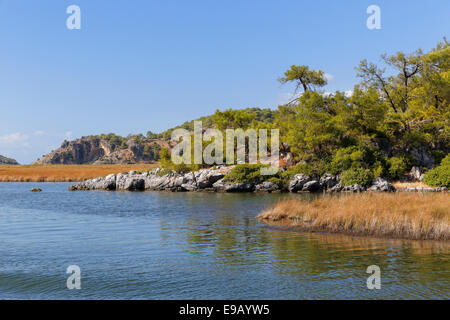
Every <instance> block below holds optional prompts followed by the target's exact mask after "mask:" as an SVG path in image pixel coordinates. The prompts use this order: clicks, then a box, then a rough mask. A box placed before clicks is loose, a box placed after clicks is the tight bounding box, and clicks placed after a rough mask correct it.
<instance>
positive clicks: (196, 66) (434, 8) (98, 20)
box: [0, 0, 450, 163]
mask: <svg viewBox="0 0 450 320" xmlns="http://www.w3.org/2000/svg"><path fill="white" fill-rule="evenodd" d="M72 4H75V5H78V6H79V7H80V8H81V30H68V29H67V27H66V19H67V17H68V16H69V15H68V14H67V13H66V8H67V7H68V6H69V5H72ZM371 4H375V5H378V6H379V7H380V8H381V30H369V29H367V27H366V19H367V18H368V16H369V15H368V14H367V13H366V8H367V7H368V6H369V5H371ZM449 31H450V2H449V1H448V0H434V1H412V0H409V1H406V0H396V1H379V0H370V1H365V0H346V1H332V0H329V1H324V0H316V1H301V0H295V1H283V0H278V1H263V0H246V1H242V0H241V1H230V0H228V1H211V0H210V1H196V0H191V1H137V0H135V1H121V0H119V1H106V0H103V1H101V0H94V1H93V0H89V1H87V0H70V1H64V0H58V1H55V0H39V1H31V0H28V1H23V0H0V43H1V44H0V48H1V49H0V154H2V155H6V156H10V157H13V158H15V159H17V160H18V161H19V162H21V163H31V162H32V161H34V160H36V159H37V158H38V157H40V156H41V155H43V154H45V153H47V152H49V151H51V150H52V149H55V148H57V147H58V146H59V145H60V144H61V142H62V141H63V140H64V139H66V138H67V139H73V138H78V137H81V136H84V135H89V134H99V133H108V132H114V133H117V134H121V135H127V134H129V133H145V132H147V131H148V130H152V131H154V132H160V131H163V130H165V129H167V128H169V127H172V126H175V125H177V124H180V123H182V122H184V121H186V120H192V119H194V118H197V117H199V116H202V115H208V114H211V113H213V112H214V111H215V110H216V109H225V108H245V107H262V108H266V107H270V108H276V107H277V105H278V104H280V103H282V102H283V101H285V100H286V99H287V97H289V95H290V94H291V93H292V88H291V87H288V86H286V87H281V86H280V84H279V83H278V82H277V78H278V77H280V76H281V75H282V74H283V72H284V71H285V70H286V69H287V68H289V66H290V65H292V64H297V65H303V64H305V65H309V66H311V67H312V68H320V69H322V70H324V71H325V72H327V74H328V75H329V79H330V81H329V85H328V86H327V87H326V90H327V91H334V90H349V89H352V87H353V85H354V84H355V83H356V82H357V79H356V77H355V71H354V67H355V66H356V65H357V64H358V63H359V61H360V60H361V59H363V58H367V59H369V60H371V61H374V62H377V61H379V60H380V59H379V56H380V54H382V53H384V52H387V53H394V52H396V51H399V50H401V51H407V52H409V51H414V50H415V49H417V48H419V47H421V48H423V49H424V50H429V49H430V48H432V47H434V46H435V45H436V43H437V42H438V41H440V40H441V39H442V37H443V36H445V35H447V36H449Z"/></svg>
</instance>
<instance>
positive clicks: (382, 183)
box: [369, 178, 396, 192]
mask: <svg viewBox="0 0 450 320" xmlns="http://www.w3.org/2000/svg"><path fill="white" fill-rule="evenodd" d="M369 191H382V192H395V191H396V189H395V187H394V186H393V185H392V184H391V183H389V182H388V181H387V180H385V179H382V178H376V179H374V180H373V181H372V185H371V186H370V188H369Z"/></svg>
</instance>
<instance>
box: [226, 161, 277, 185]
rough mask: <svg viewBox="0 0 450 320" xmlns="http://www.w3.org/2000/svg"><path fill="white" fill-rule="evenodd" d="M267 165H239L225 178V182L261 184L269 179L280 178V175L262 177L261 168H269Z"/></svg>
mask: <svg viewBox="0 0 450 320" xmlns="http://www.w3.org/2000/svg"><path fill="white" fill-rule="evenodd" d="M268 167H269V165H267V164H260V163H257V164H238V165H236V166H235V167H234V168H233V169H231V171H230V172H229V173H228V174H227V175H226V176H225V178H224V181H228V182H234V183H255V184H258V183H261V182H263V181H266V180H268V179H269V178H277V177H279V173H277V174H276V175H273V176H265V175H261V168H268Z"/></svg>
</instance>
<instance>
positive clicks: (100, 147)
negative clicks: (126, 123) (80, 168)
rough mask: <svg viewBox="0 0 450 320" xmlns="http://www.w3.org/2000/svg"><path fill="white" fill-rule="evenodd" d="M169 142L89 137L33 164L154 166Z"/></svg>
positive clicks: (68, 144) (69, 142)
mask: <svg viewBox="0 0 450 320" xmlns="http://www.w3.org/2000/svg"><path fill="white" fill-rule="evenodd" d="M166 144H167V143H166V142H164V141H162V140H157V139H139V140H136V139H133V138H130V139H128V140H126V139H125V138H121V137H117V136H115V137H114V138H111V137H106V138H102V136H89V137H83V138H81V139H77V140H73V141H64V143H63V144H62V145H61V147H60V148H58V149H57V150H54V151H52V152H50V153H49V154H47V155H45V156H43V157H42V158H41V159H38V160H37V161H35V162H34V163H33V164H126V163H151V162H153V161H156V160H158V157H159V151H160V149H161V147H163V146H166Z"/></svg>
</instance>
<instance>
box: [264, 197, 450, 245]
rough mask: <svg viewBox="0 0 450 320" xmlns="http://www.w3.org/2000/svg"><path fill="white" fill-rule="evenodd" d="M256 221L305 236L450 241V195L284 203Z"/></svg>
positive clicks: (329, 199)
mask: <svg viewBox="0 0 450 320" xmlns="http://www.w3.org/2000/svg"><path fill="white" fill-rule="evenodd" d="M258 218H259V219H261V220H263V221H264V222H266V223H269V224H273V225H278V226H282V227H289V228H295V229H299V230H301V231H308V232H331V233H343V234H349V235H356V236H375V237H389V238H403V239H417V240H444V241H448V240H450V195H449V194H448V193H447V192H443V193H426V194H425V193H424V194H420V193H413V194H411V193H393V194H392V193H389V194H388V193H364V194H356V195H341V196H336V195H334V196H325V197H324V198H321V199H317V200H313V201H310V202H308V201H302V200H284V201H281V202H279V203H278V204H276V205H275V206H274V207H272V208H269V209H266V210H265V211H263V212H262V213H261V214H259V215H258Z"/></svg>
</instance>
